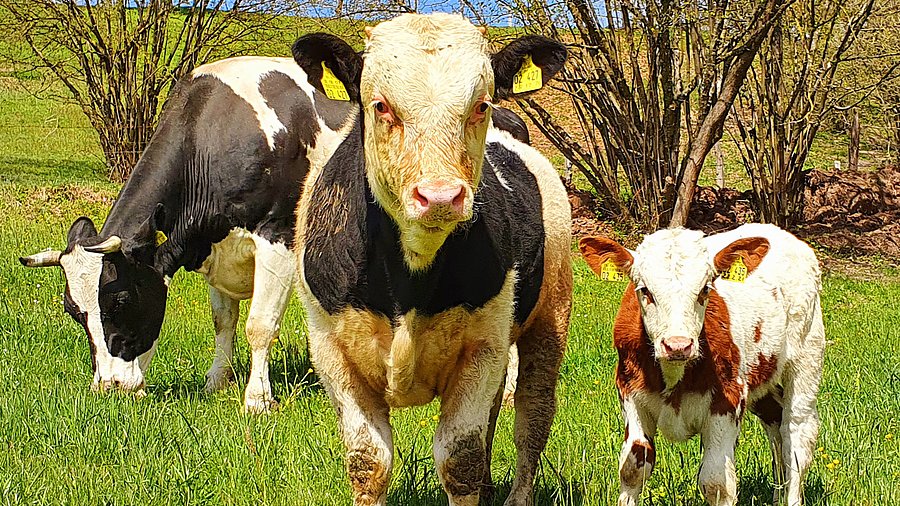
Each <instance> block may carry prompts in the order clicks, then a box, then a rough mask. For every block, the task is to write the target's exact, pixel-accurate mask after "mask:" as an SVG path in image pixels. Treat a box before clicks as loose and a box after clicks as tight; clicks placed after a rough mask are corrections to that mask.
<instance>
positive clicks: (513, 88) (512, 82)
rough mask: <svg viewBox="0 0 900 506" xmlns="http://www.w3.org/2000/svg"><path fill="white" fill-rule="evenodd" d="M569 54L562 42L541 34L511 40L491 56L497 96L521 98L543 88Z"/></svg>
mask: <svg viewBox="0 0 900 506" xmlns="http://www.w3.org/2000/svg"><path fill="white" fill-rule="evenodd" d="M566 54H567V53H566V47H565V46H563V45H562V44H561V43H559V42H557V41H555V40H553V39H548V38H547V37H541V36H539V35H526V36H524V37H519V38H518V39H516V40H514V41H512V42H510V43H509V45H507V46H506V47H504V48H503V49H501V50H500V51H499V52H497V53H496V54H494V56H492V57H491V66H492V67H494V99H495V100H500V99H510V100H512V99H516V98H522V97H525V96H527V95H528V94H530V93H533V92H535V91H537V90H539V89H541V88H542V87H543V86H544V85H546V84H547V82H548V81H549V80H550V79H552V78H553V76H555V75H556V73H557V72H559V71H560V70H561V69H562V68H563V65H564V64H565V63H566ZM536 69H539V71H540V72H539V74H538V72H536Z"/></svg>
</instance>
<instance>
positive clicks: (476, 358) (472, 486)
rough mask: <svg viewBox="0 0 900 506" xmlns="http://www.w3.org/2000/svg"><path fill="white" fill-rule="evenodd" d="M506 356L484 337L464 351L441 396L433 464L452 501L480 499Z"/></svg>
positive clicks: (470, 505)
mask: <svg viewBox="0 0 900 506" xmlns="http://www.w3.org/2000/svg"><path fill="white" fill-rule="evenodd" d="M491 341H494V342H496V341H498V340H489V342H491ZM499 341H500V342H502V341H503V340H499ZM506 360H507V348H506V346H496V345H494V344H488V342H485V343H483V344H481V345H479V346H477V348H474V349H470V350H464V351H463V356H462V357H460V359H459V362H458V363H457V364H456V366H455V370H454V371H453V375H452V378H451V380H450V382H449V384H448V386H447V388H446V389H445V390H444V392H443V393H442V395H441V420H440V423H439V424H438V427H437V431H436V432H435V434H434V463H435V466H436V467H437V471H438V476H439V478H440V480H441V484H442V485H443V486H444V490H445V491H446V492H447V497H448V499H449V502H450V506H475V505H477V504H478V500H479V497H480V494H481V489H482V486H484V484H485V483H484V482H485V475H486V472H487V469H486V467H487V466H486V465H485V464H486V461H487V444H486V443H487V434H488V432H489V429H488V426H489V421H490V415H491V410H492V408H494V407H495V406H497V405H498V403H497V401H498V393H499V392H500V389H502V388H503V374H504V372H505V369H506Z"/></svg>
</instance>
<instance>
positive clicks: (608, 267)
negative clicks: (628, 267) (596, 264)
mask: <svg viewBox="0 0 900 506" xmlns="http://www.w3.org/2000/svg"><path fill="white" fill-rule="evenodd" d="M600 279H602V280H603V281H625V280H626V277H625V273H624V272H622V271H620V270H619V268H618V267H617V266H616V264H614V263H613V262H612V260H607V261H606V262H603V265H602V266H600Z"/></svg>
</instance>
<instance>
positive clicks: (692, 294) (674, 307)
mask: <svg viewBox="0 0 900 506" xmlns="http://www.w3.org/2000/svg"><path fill="white" fill-rule="evenodd" d="M579 247H580V248H581V253H582V255H583V256H584V258H585V260H586V261H587V263H588V265H589V266H590V267H591V269H593V270H594V272H596V273H597V274H598V275H599V274H600V273H601V271H602V269H603V265H604V264H605V263H606V262H612V263H613V264H614V265H615V266H616V267H617V268H618V269H619V270H621V271H623V272H625V273H626V274H627V275H628V276H629V277H630V278H631V281H632V283H633V284H634V289H635V291H636V292H637V298H638V301H639V302H640V307H641V319H642V321H643V325H644V329H645V330H646V332H647V336H648V337H649V338H650V340H651V342H652V343H653V348H654V352H655V355H656V358H657V359H658V360H660V361H666V362H676V363H677V362H682V363H683V362H686V361H690V360H693V359H695V358H698V357H699V356H700V343H699V338H700V333H701V331H702V330H703V324H704V320H705V318H706V310H707V305H708V304H709V299H710V293H711V291H712V290H713V284H712V283H713V281H714V280H715V278H716V277H717V276H718V275H719V273H720V272H722V271H724V270H726V269H727V268H728V267H729V266H730V265H731V264H732V262H733V261H734V259H735V258H736V257H737V256H741V257H742V259H743V260H744V263H745V265H747V266H748V268H749V269H750V270H751V271H752V269H754V268H755V267H756V266H757V265H759V262H760V261H761V260H762V257H763V256H765V253H766V252H767V251H768V241H766V240H765V239H763V238H759V237H754V238H748V239H740V240H737V241H735V242H733V243H731V244H730V245H729V246H727V247H726V248H725V249H723V250H722V251H720V252H710V251H709V250H708V249H707V247H706V245H705V244H704V242H703V233H702V232H699V231H694V230H685V229H668V230H660V231H658V232H656V233H653V234H651V235H648V236H647V237H645V238H644V241H643V242H642V243H641V244H640V246H638V248H637V249H636V250H635V251H629V250H628V249H626V248H624V247H622V246H621V245H619V244H618V243H616V242H615V241H612V240H611V239H607V238H603V237H585V238H584V239H582V240H581V241H580V243H579ZM723 309H724V308H723Z"/></svg>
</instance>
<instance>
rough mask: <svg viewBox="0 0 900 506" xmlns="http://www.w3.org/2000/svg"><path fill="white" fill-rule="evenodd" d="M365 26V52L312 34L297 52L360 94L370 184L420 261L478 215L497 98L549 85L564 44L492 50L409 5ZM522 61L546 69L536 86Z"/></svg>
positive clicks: (424, 263) (456, 20)
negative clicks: (522, 83) (518, 82)
mask: <svg viewBox="0 0 900 506" xmlns="http://www.w3.org/2000/svg"><path fill="white" fill-rule="evenodd" d="M366 35H367V37H366V48H365V51H364V52H363V54H362V56H360V55H358V54H357V53H356V52H354V51H353V50H352V49H351V48H350V46H348V45H347V44H346V43H345V42H343V41H341V40H340V39H337V38H336V37H333V36H330V35H325V34H311V35H306V36H304V37H301V38H300V39H299V40H298V41H297V42H296V43H295V44H294V48H293V51H294V57H295V59H296V61H297V62H298V64H300V66H301V67H303V70H304V71H306V73H307V75H309V78H310V82H311V83H312V84H313V85H314V86H316V87H318V88H319V89H320V90H324V87H323V86H322V83H321V80H322V76H323V72H325V70H324V69H325V68H327V69H328V70H329V71H331V72H332V73H333V74H334V76H335V77H337V78H338V79H339V80H340V81H341V82H342V83H343V84H344V86H345V87H346V91H347V94H348V96H349V97H350V99H351V100H355V101H358V102H359V104H360V107H361V115H362V121H363V131H364V134H363V143H364V146H363V147H364V151H365V164H366V176H367V179H368V182H369V186H370V188H371V189H372V192H373V194H374V196H375V199H376V200H377V202H378V203H379V205H381V206H382V208H384V209H385V211H386V212H387V213H388V214H389V215H390V216H391V218H392V219H393V220H394V221H395V222H396V223H397V225H398V229H399V230H400V234H401V243H402V246H403V250H404V257H405V259H406V261H407V265H408V266H409V267H410V268H411V269H413V270H421V269H425V268H427V267H428V266H429V265H430V263H431V261H432V260H433V258H434V256H435V254H436V253H437V251H438V249H439V248H440V247H441V245H442V244H443V243H444V240H445V239H446V238H447V236H448V235H449V234H450V233H451V232H453V230H454V229H455V228H456V227H457V226H458V224H460V223H463V222H466V221H468V220H470V219H471V218H472V216H473V212H474V210H473V205H474V202H475V192H476V191H477V189H478V185H479V182H480V180H481V170H482V163H483V160H484V152H485V137H486V134H487V129H488V124H489V122H490V118H491V114H492V109H493V107H494V104H495V103H496V102H497V101H499V100H501V99H504V98H511V97H513V96H521V95H523V94H527V93H530V92H532V91H534V90H536V89H538V88H539V87H540V86H543V84H545V83H546V82H547V81H548V80H549V79H550V78H551V77H553V75H554V74H556V73H557V72H558V71H559V70H560V69H561V68H562V65H563V63H564V62H565V57H566V51H565V48H564V47H563V46H562V45H561V44H559V43H557V42H554V41H552V40H550V39H546V38H543V37H537V36H527V37H522V38H519V39H517V40H515V41H513V42H512V43H510V44H509V45H507V46H506V47H505V48H503V49H502V50H501V51H499V52H498V53H496V54H494V55H493V56H492V55H491V54H490V53H489V51H488V41H487V39H486V38H485V36H484V32H483V31H482V30H479V29H478V28H476V27H475V26H473V25H472V24H471V23H470V22H469V21H467V20H466V19H465V18H463V17H461V16H458V15H450V14H432V15H427V16H426V15H417V14H407V15H403V16H399V17H397V18H394V19H392V20H390V21H386V22H384V23H381V24H379V25H377V26H375V27H374V28H368V29H367V30H366ZM323 64H324V67H323ZM523 66H524V67H525V68H526V69H534V68H539V69H540V72H539V74H540V75H539V77H538V78H537V80H536V81H537V82H536V87H533V88H532V89H529V90H528V91H521V92H520V93H516V92H514V91H513V90H514V87H513V81H514V80H515V79H516V75H517V74H519V73H520V71H521V69H523ZM516 88H519V87H516ZM519 89H521V88H519Z"/></svg>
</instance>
